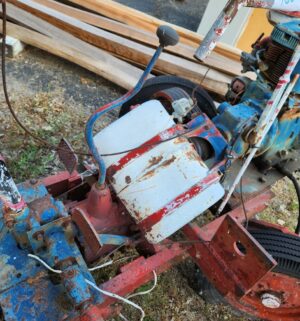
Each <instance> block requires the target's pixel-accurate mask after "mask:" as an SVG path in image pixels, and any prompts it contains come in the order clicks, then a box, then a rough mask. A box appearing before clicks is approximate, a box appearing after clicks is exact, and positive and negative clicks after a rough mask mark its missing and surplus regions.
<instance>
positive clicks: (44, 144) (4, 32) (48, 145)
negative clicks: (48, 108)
mask: <svg viewBox="0 0 300 321" xmlns="http://www.w3.org/2000/svg"><path fill="white" fill-rule="evenodd" d="M6 24H7V10H6V0H2V48H1V52H2V57H1V66H2V73H1V74H2V84H3V92H4V97H5V102H6V104H7V107H8V109H9V111H10V113H11V115H12V116H13V118H14V120H15V122H16V123H17V124H18V126H19V127H21V128H22V129H23V130H24V131H25V133H27V134H28V135H29V136H31V137H32V138H33V139H34V140H36V141H38V142H39V143H40V144H42V146H41V147H43V148H48V149H51V150H63V151H66V152H69V151H68V150H66V149H64V148H60V147H57V146H55V145H52V144H51V143H49V142H48V141H46V140H44V139H42V138H40V137H39V136H37V135H36V134H34V133H32V132H31V131H30V130H28V128H27V127H26V126H25V125H24V124H23V123H22V122H21V121H20V119H19V118H18V116H17V114H16V113H15V111H14V108H13V106H12V104H11V101H10V99H9V95H8V90H7V82H6V55H5V51H6V35H7V30H6ZM74 153H75V154H77V155H83V156H91V154H90V153H84V152H81V151H74Z"/></svg>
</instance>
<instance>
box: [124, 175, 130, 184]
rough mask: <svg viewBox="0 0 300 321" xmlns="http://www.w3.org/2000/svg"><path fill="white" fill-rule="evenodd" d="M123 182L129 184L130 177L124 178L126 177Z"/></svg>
mask: <svg viewBox="0 0 300 321" xmlns="http://www.w3.org/2000/svg"><path fill="white" fill-rule="evenodd" d="M125 182H126V184H130V183H131V178H130V176H126V177H125Z"/></svg>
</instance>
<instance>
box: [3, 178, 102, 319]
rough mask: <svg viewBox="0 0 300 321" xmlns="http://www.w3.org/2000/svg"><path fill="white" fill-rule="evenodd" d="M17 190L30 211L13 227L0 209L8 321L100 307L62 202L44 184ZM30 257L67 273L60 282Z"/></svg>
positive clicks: (47, 316) (21, 186)
mask: <svg viewBox="0 0 300 321" xmlns="http://www.w3.org/2000/svg"><path fill="white" fill-rule="evenodd" d="M18 188H19V190H20V193H21V195H22V197H23V198H24V199H25V201H26V203H27V207H26V209H25V210H24V211H23V212H22V213H20V215H18V217H17V219H16V220H15V222H14V224H13V226H12V227H11V228H10V229H7V228H6V226H5V224H4V223H5V222H4V220H5V216H6V214H5V212H3V211H4V208H3V207H2V206H1V207H0V214H1V215H0V227H1V230H0V306H1V309H2V311H3V314H4V318H5V320H10V321H17V320H18V321H19V320H26V321H27V320H28V321H33V320H34V321H44V320H61V319H63V318H64V317H65V316H66V315H68V314H69V315H71V314H72V315H76V313H78V312H77V311H78V308H80V309H84V308H86V307H87V306H88V305H89V304H91V303H101V302H102V301H103V298H102V296H101V294H99V293H98V292H95V291H94V290H92V289H89V287H88V286H87V283H86V282H85V279H88V280H91V281H92V282H95V281H94V279H93V277H92V275H91V274H90V272H89V271H88V268H87V266H86V263H85V261H84V259H83V257H82V255H81V253H80V251H79V249H78V247H77V245H76V243H75V241H74V231H73V225H72V223H71V221H70V218H69V216H68V215H67V213H66V211H65V209H64V206H63V204H62V203H61V202H60V201H57V200H54V199H53V198H52V197H51V196H50V195H49V194H48V192H47V189H46V188H45V186H43V185H41V184H29V183H24V184H20V185H19V186H18ZM29 253H33V254H36V255H37V256H38V257H39V258H41V259H42V260H43V261H45V262H46V263H47V264H48V265H49V266H51V267H53V268H54V269H57V270H61V271H62V273H61V274H58V275H57V276H56V281H53V280H52V278H53V276H54V275H52V274H53V273H52V272H49V271H48V270H47V269H46V268H45V267H44V266H43V265H41V264H40V263H39V262H37V261H35V260H34V259H32V258H30V257H28V254H29ZM51 275H52V276H51Z"/></svg>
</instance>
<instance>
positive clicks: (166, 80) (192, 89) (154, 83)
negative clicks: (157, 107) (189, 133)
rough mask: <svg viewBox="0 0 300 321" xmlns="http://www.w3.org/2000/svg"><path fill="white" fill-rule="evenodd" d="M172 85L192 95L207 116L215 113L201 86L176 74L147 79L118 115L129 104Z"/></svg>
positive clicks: (120, 115)
mask: <svg viewBox="0 0 300 321" xmlns="http://www.w3.org/2000/svg"><path fill="white" fill-rule="evenodd" d="M172 87H179V88H181V89H183V90H185V91H186V92H187V93H188V94H189V95H190V96H192V95H194V96H195V98H196V100H197V102H198V107H199V109H200V110H201V111H202V112H204V113H205V114H206V115H207V116H208V117H209V118H213V117H215V116H216V115H217V109H216V106H215V104H214V101H213V100H212V98H211V97H210V95H209V94H208V93H207V92H206V90H204V89H203V88H202V87H201V86H198V85H197V84H195V83H193V82H192V81H190V80H187V79H184V78H180V77H176V76H158V77H154V78H151V79H148V80H147V81H146V82H145V85H144V86H143V88H142V89H141V90H140V92H139V93H138V94H136V95H135V96H134V97H133V98H131V99H130V100H129V101H128V102H126V103H125V104H124V105H123V106H122V107H121V109H120V113H119V117H122V116H124V115H125V114H127V113H128V112H129V111H130V107H131V106H133V105H137V104H142V103H144V102H145V101H147V100H150V99H151V98H152V97H153V95H154V94H155V93H156V92H158V91H161V90H165V89H169V88H172Z"/></svg>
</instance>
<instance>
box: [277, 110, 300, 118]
mask: <svg viewBox="0 0 300 321" xmlns="http://www.w3.org/2000/svg"><path fill="white" fill-rule="evenodd" d="M299 117H300V111H299V108H293V109H290V110H288V111H287V112H285V113H284V114H283V115H282V116H281V118H280V120H288V119H296V118H299Z"/></svg>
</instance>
